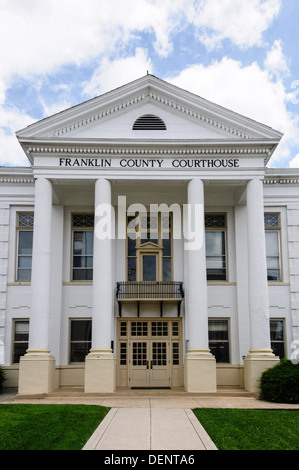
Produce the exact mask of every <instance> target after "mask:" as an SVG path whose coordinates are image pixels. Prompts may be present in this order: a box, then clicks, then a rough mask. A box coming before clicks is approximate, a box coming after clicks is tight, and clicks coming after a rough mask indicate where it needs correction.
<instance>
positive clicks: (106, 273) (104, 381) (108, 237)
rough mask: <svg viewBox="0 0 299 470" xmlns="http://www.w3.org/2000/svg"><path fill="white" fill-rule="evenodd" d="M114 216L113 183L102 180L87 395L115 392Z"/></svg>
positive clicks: (97, 189) (97, 195) (98, 184)
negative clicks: (112, 333) (113, 343)
mask: <svg viewBox="0 0 299 470" xmlns="http://www.w3.org/2000/svg"><path fill="white" fill-rule="evenodd" d="M113 214H114V212H113V208H112V206H111V186H110V182H109V181H108V180H106V179H104V178H101V179H99V180H97V181H96V183H95V230H94V251H93V289H92V295H93V312H92V348H91V350H90V352H89V354H88V356H87V357H86V361H85V391H86V392H98V393H104V392H113V391H114V390H115V383H116V375H115V372H116V371H115V358H114V354H113V352H112V349H111V325H112V318H113V285H112V283H113V276H112V235H113V230H112V227H114V219H113V217H112V216H113Z"/></svg>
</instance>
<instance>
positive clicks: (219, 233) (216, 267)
mask: <svg viewBox="0 0 299 470" xmlns="http://www.w3.org/2000/svg"><path fill="white" fill-rule="evenodd" d="M205 237H206V263H207V280H208V281H226V280H227V253H226V252H227V248H226V244H227V243H226V238H227V223H226V214H216V213H215V214H205Z"/></svg>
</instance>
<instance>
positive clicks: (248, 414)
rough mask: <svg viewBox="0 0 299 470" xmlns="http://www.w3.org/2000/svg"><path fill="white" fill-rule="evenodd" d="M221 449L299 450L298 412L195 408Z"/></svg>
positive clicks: (195, 411) (200, 419)
mask: <svg viewBox="0 0 299 470" xmlns="http://www.w3.org/2000/svg"><path fill="white" fill-rule="evenodd" d="M193 412H194V413H195V415H196V416H197V418H198V420H199V421H200V423H201V424H202V426H203V427H204V428H205V430H206V431H207V433H208V434H209V435H210V437H211V439H212V440H213V441H214V443H215V445H216V446H217V448H218V449H219V450H299V412H298V411H287V410H243V409H215V408H196V409H194V410H193Z"/></svg>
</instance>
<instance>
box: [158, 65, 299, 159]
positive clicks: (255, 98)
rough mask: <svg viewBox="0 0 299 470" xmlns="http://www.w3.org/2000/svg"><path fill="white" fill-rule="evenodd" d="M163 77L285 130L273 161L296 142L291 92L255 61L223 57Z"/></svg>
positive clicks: (285, 154) (283, 156)
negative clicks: (204, 64) (207, 63)
mask: <svg viewBox="0 0 299 470" xmlns="http://www.w3.org/2000/svg"><path fill="white" fill-rule="evenodd" d="M166 80H167V81H169V82H172V83H174V84H175V85H177V86H179V87H182V88H184V89H187V90H190V91H192V92H193V93H195V94H197V95H199V96H202V97H203V98H205V99H208V100H210V101H212V102H214V103H217V104H219V105H221V106H224V107H226V108H228V109H231V110H232V111H235V112H237V113H240V114H242V115H244V116H247V117H249V118H251V119H254V120H256V121H258V122H261V123H263V124H266V125H268V126H270V127H272V128H274V129H276V130H278V131H280V132H282V133H284V137H283V139H282V141H281V143H280V145H279V147H278V149H277V150H276V152H275V153H274V155H273V157H272V164H273V165H277V164H279V163H283V164H284V163H285V162H286V161H287V160H288V159H289V157H290V152H291V147H292V146H293V145H298V144H299V123H298V121H299V118H298V116H296V115H293V114H292V113H290V112H289V111H288V109H287V104H288V102H289V101H290V95H289V94H288V93H287V91H286V89H285V87H284V85H283V83H282V81H280V80H275V81H274V80H273V76H272V75H271V74H270V73H269V72H268V71H267V70H263V69H261V68H260V67H259V65H258V64H257V63H256V62H253V63H252V64H251V65H249V66H243V65H242V64H241V62H238V61H236V60H233V59H230V58H226V57H224V58H223V59H222V60H221V61H215V62H213V63H212V64H211V65H209V66H207V67H205V66H203V65H193V66H191V67H189V68H187V69H185V70H183V71H182V72H181V73H180V74H179V75H178V76H177V77H172V78H169V79H168V78H166Z"/></svg>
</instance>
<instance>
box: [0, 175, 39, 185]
mask: <svg viewBox="0 0 299 470" xmlns="http://www.w3.org/2000/svg"><path fill="white" fill-rule="evenodd" d="M0 183H26V184H33V183H34V178H21V177H16V176H15V177H0Z"/></svg>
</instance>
